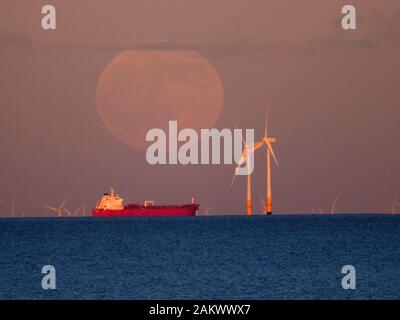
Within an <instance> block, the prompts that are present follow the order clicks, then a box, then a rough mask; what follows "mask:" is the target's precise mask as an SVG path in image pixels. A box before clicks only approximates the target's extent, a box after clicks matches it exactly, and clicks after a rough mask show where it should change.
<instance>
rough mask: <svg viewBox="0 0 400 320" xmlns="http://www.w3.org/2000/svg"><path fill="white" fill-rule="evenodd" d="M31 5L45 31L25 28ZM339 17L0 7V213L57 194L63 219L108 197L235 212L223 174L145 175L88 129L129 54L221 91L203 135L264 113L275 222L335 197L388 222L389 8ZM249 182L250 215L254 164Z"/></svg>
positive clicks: (303, 7) (258, 10)
mask: <svg viewBox="0 0 400 320" xmlns="http://www.w3.org/2000/svg"><path fill="white" fill-rule="evenodd" d="M45 4H52V5H54V6H55V8H56V10H57V29H56V30H51V31H44V30H43V29H42V28H41V19H42V14H41V8H42V6H43V5H45ZM345 4H349V2H348V1H333V0H332V1H318V0H298V1H283V0H280V1H277V0H274V1H269V0H260V1H258V0H253V1H233V0H221V1H209V0H203V1H193V0H189V1H188V0H186V1H176V0H171V1H162V0H156V1H132V0H129V1H128V0H126V1H122V0H120V1H112V2H110V1H93V0H86V1H85V0H81V1H76V0H70V1H50V0H47V1H36V0H32V1H29V2H28V1H10V0H3V1H2V3H1V10H0V99H1V100H0V108H1V116H0V146H1V157H0V199H2V203H1V204H0V216H6V215H9V214H10V209H11V204H12V202H14V203H15V208H16V212H17V214H20V213H21V212H22V211H23V212H24V214H25V215H32V216H40V215H50V214H51V213H50V212H49V211H48V210H46V209H45V208H44V207H43V206H44V205H46V204H50V205H53V206H55V205H57V204H59V203H60V202H61V201H62V200H63V199H64V198H65V197H66V196H69V200H68V203H67V208H70V209H74V208H76V207H78V206H80V205H81V204H82V203H84V202H85V203H86V205H87V207H88V208H91V207H93V206H94V205H95V203H96V202H97V200H98V198H99V196H100V195H101V194H102V193H103V192H105V191H106V190H107V189H108V187H109V186H110V185H112V186H114V188H115V189H116V190H117V191H118V192H119V193H120V194H121V195H122V196H124V197H126V198H128V199H129V200H130V201H131V202H142V201H143V200H145V199H153V200H155V201H156V203H184V202H190V200H191V198H192V197H195V198H196V199H197V201H198V202H199V203H200V206H201V209H200V213H202V212H203V211H204V208H206V207H207V208H208V209H209V211H210V214H235V213H243V212H244V207H245V195H246V194H245V191H246V184H245V183H246V181H245V180H246V179H245V178H244V177H238V178H237V179H236V181H235V184H234V185H233V186H232V187H231V186H230V182H231V179H232V175H233V173H234V166H233V165H187V166H183V165H160V166H152V165H149V164H148V163H147V162H146V157H145V151H144V150H143V149H140V148H134V147H132V146H130V145H128V144H127V143H124V142H122V141H121V140H119V139H117V137H116V136H115V135H113V134H112V133H111V132H110V130H108V128H107V126H106V125H105V124H104V122H103V121H102V118H101V116H100V115H99V112H98V106H97V105H96V89H97V87H98V84H99V79H100V78H101V76H102V74H103V73H104V71H105V69H106V68H107V66H108V65H109V64H110V63H111V62H112V61H113V60H114V59H115V58H116V57H117V56H118V55H119V54H120V53H121V52H123V51H126V50H142V49H146V50H155V51H157V50H163V51H167V52H176V51H179V52H185V51H187V52H194V53H195V54H196V55H200V56H201V57H202V58H204V61H206V62H207V63H208V64H209V65H210V66H211V67H212V68H213V70H214V71H215V72H216V74H217V75H218V77H219V79H220V82H221V86H222V90H223V102H222V108H221V110H220V112H219V113H218V115H217V117H216V118H215V123H214V124H213V125H214V127H216V128H220V129H222V128H232V129H233V127H234V126H233V122H237V123H238V125H239V127H241V128H254V129H255V134H256V138H257V137H259V138H261V137H262V135H263V131H264V123H265V114H266V110H268V114H269V125H270V126H269V128H270V133H271V134H272V135H273V136H275V137H277V138H278V141H277V142H276V143H275V144H274V149H275V152H276V154H277V157H278V160H279V162H280V167H279V168H276V167H273V172H272V181H273V185H272V192H273V199H274V205H275V207H274V211H275V212H277V213H310V212H312V211H313V210H318V208H319V207H320V208H322V209H323V211H325V212H327V211H329V209H330V207H331V205H332V202H333V201H334V199H335V198H336V196H337V195H340V197H339V200H338V202H337V211H338V212H343V213H349V212H359V213H369V212H389V211H390V210H391V206H392V201H393V200H394V199H395V198H396V197H397V199H398V200H400V167H399V163H400V149H399V147H398V138H399V130H398V127H399V120H400V108H399V102H400V90H399V88H398V85H399V81H398V78H399V76H400V60H399V58H398V57H399V56H400V41H399V40H400V3H399V2H398V1H396V0H394V1H391V0H383V1H355V0H353V1H351V4H352V5H354V6H355V7H356V10H357V30H343V29H342V28H341V18H342V16H343V15H342V14H341V8H342V6H344V5H345ZM153 40H168V41H167V42H165V41H156V42H152V46H151V48H149V47H148V43H149V41H153ZM178 91H179V90H178ZM176 94H177V95H178V94H179V93H178V92H177V93H176ZM135 119H136V118H135V117H133V118H132V119H131V122H132V127H135V121H138V120H137V119H136V120H135ZM171 120H173V119H171ZM136 125H137V126H139V125H143V124H142V123H136ZM149 129H150V128H149ZM252 181H253V186H252V189H253V201H254V210H255V211H256V212H257V211H260V210H261V209H260V208H259V205H258V204H259V201H258V195H259V194H260V195H262V196H264V194H265V152H259V153H257V154H256V158H255V171H254V174H253V175H252ZM399 211H400V208H399Z"/></svg>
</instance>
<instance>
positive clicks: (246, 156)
mask: <svg viewBox="0 0 400 320" xmlns="http://www.w3.org/2000/svg"><path fill="white" fill-rule="evenodd" d="M242 140H243V151H242V154H241V156H240V161H239V164H238V166H237V167H236V170H235V174H234V176H233V179H232V182H231V186H232V185H233V183H234V182H235V177H236V172H237V170H238V169H239V168H240V167H241V166H242V164H243V163H244V162H245V160H246V167H247V196H246V214H247V215H248V216H251V214H252V212H253V205H252V201H251V172H250V163H251V155H252V153H254V151H255V150H257V149H258V148H260V147H261V146H262V145H263V142H257V143H254V144H247V143H246V141H245V140H244V139H243V137H242Z"/></svg>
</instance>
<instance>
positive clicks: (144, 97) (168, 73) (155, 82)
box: [96, 50, 223, 149]
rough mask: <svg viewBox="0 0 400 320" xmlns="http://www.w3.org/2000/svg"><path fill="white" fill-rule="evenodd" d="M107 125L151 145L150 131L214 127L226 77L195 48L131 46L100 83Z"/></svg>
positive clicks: (135, 142)
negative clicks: (174, 125)
mask: <svg viewBox="0 0 400 320" xmlns="http://www.w3.org/2000/svg"><path fill="white" fill-rule="evenodd" d="M96 106H97V110H98V113H99V115H100V118H101V120H102V121H103V123H104V125H105V126H106V128H107V129H108V131H109V132H111V133H112V134H113V135H114V136H115V137H116V138H117V139H118V140H120V141H122V142H123V143H125V144H127V145H129V146H131V147H133V148H137V149H145V148H146V147H147V146H148V142H146V133H147V132H148V131H149V130H150V129H153V128H160V129H163V130H164V131H165V132H166V133H167V132H168V121H172V120H176V121H177V122H178V130H180V129H184V128H192V129H194V130H196V131H197V132H198V133H199V132H200V129H202V128H212V127H213V126H214V124H215V123H216V121H217V119H218V117H219V115H220V113H221V110H222V106H223V87H222V83H221V80H220V78H219V76H218V74H217V72H216V71H215V69H214V68H213V67H212V66H211V64H210V63H209V62H208V61H207V60H206V59H205V58H203V57H202V56H201V55H200V54H198V53H197V52H194V51H169V50H127V51H123V52H121V53H119V54H118V55H117V56H116V57H115V58H114V59H113V60H112V61H111V63H110V64H109V65H108V66H107V67H106V68H105V70H104V72H103V73H102V75H101V76H100V79H99V82H98V84H97V89H96Z"/></svg>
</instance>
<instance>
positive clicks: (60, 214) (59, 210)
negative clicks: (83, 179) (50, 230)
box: [44, 197, 68, 217]
mask: <svg viewBox="0 0 400 320" xmlns="http://www.w3.org/2000/svg"><path fill="white" fill-rule="evenodd" d="M67 200H68V197H66V198H65V199H64V201H63V202H61V204H60V207H59V208H54V207H50V206H44V207H45V208H47V209H50V210H51V211H53V212H55V213H58V217H61V216H62V210H63V209H64V210H66V209H65V208H64V205H65V203H66V202H67Z"/></svg>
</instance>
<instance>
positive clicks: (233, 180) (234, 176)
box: [231, 170, 236, 187]
mask: <svg viewBox="0 0 400 320" xmlns="http://www.w3.org/2000/svg"><path fill="white" fill-rule="evenodd" d="M235 178H236V170H235V174H234V175H233V178H232V181H231V187H232V186H233V183H234V182H235Z"/></svg>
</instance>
